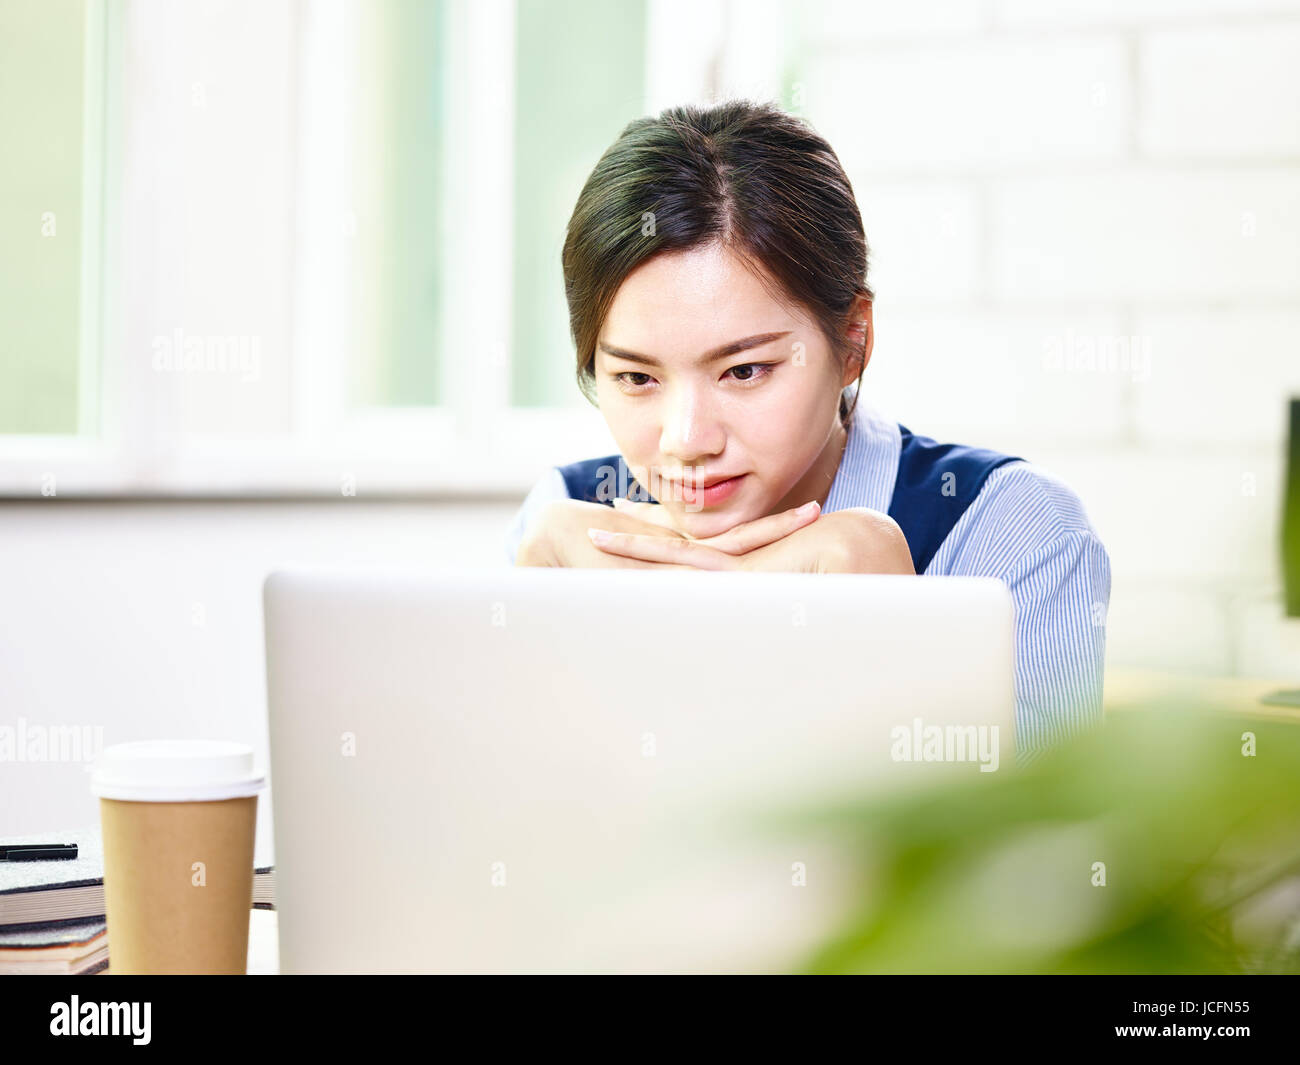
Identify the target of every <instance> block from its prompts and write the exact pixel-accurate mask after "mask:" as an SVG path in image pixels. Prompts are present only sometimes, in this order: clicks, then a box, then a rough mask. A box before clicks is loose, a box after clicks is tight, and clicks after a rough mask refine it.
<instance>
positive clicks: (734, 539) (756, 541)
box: [696, 499, 821, 555]
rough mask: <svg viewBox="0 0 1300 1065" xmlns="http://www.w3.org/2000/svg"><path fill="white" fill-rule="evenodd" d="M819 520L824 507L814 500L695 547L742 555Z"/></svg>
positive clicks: (708, 538)
mask: <svg viewBox="0 0 1300 1065" xmlns="http://www.w3.org/2000/svg"><path fill="white" fill-rule="evenodd" d="M820 516H821V504H820V503H818V502H817V500H815V499H814V500H812V502H810V503H805V504H804V505H803V506H801V507H796V508H795V509H793V510H783V511H781V513H779V514H769V515H768V516H767V517H765V518H755V519H754V520H753V521H746V522H741V523H740V524H739V525H737V526H735V527H733V528H731V529H728V530H727V531H726V532H724V533H718V535H717V536H709V537H705V538H704V539H702V540H697V541H696V543H699V544H703V545H704V546H706V547H712V548H715V549H717V550H718V551H723V552H725V553H726V554H728V555H743V554H745V553H746V552H748V551H754V550H757V549H758V548H760V547H766V546H767V545H768V544H770V543H775V542H776V541H777V540H780V539H781V538H782V537H785V536H789V535H790V534H791V533H792V532H794V531H795V530H796V529H802V528H803V527H804V526H805V525H811V524H812V523H813V522H814V521H816V520H817V519H818V518H819V517H820Z"/></svg>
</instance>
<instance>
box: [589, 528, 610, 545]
mask: <svg viewBox="0 0 1300 1065" xmlns="http://www.w3.org/2000/svg"><path fill="white" fill-rule="evenodd" d="M587 535H588V536H590V537H591V542H592V543H593V544H607V543H609V535H610V534H609V533H607V532H606V531H605V530H604V529H588V530H587Z"/></svg>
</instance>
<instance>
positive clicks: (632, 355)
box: [598, 329, 790, 366]
mask: <svg viewBox="0 0 1300 1065" xmlns="http://www.w3.org/2000/svg"><path fill="white" fill-rule="evenodd" d="M789 335H790V330H789V329H787V330H786V331H785V332H783V333H758V334H756V335H754V336H752V337H745V338H744V339H743V340H733V341H731V343H729V344H723V345H722V347H720V348H714V349H713V350H712V351H709V352H705V354H704V355H702V356H701V357H700V359H699V365H701V366H707V365H708V364H709V363H711V362H717V361H718V360H719V359H725V358H726V357H727V356H728V355H735V354H737V353H738V352H741V351H748V350H749V349H750V348H757V347H761V346H762V345H764V344H770V343H771V342H772V341H773V340H780V339H781V338H782V337H785V336H789ZM598 346H599V348H600V349H601V351H603V352H604V353H605V354H606V355H613V356H614V357H615V358H617V359H627V360H628V361H629V362H639V363H644V364H645V365H646V366H660V365H662V364H661V363H660V362H659V361H658V360H657V359H652V358H651V357H650V356H649V355H640V354H638V353H637V352H635V351H625V350H624V349H623V348H616V347H614V345H612V344H606V343H605V342H604V341H603V340H602V341H601V342H600V343H599V345H598Z"/></svg>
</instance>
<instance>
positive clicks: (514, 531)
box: [505, 466, 569, 566]
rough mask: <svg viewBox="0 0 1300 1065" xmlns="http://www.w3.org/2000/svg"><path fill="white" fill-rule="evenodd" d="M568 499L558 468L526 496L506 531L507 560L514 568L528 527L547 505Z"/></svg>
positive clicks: (566, 489)
mask: <svg viewBox="0 0 1300 1065" xmlns="http://www.w3.org/2000/svg"><path fill="white" fill-rule="evenodd" d="M568 498H569V489H568V486H567V485H566V484H565V483H564V474H562V473H561V472H560V468H559V467H558V466H552V467H551V468H550V469H549V470H547V471H546V473H544V474H543V475H542V476H541V478H540V479H539V480H538V482H537V483H536V484H535V485H533V487H532V488H531V489H529V491H528V494H527V495H526V496H524V501H523V503H522V504H521V505H520V507H519V509H518V510H517V511H516V512H515V516H514V520H513V521H511V523H510V528H509V529H508V530H507V531H506V537H505V550H506V560H507V562H508V564H509V565H511V566H513V565H514V564H515V556H516V555H517V554H518V553H519V544H520V542H521V541H522V540H523V538H524V536H525V534H526V533H527V532H528V526H529V525H530V524H531V523H532V521H533V519H534V518H535V517H536V516H537V514H538V512H539V511H540V510H541V509H542V508H543V507H544V506H546V504H547V503H553V502H555V501H556V500H557V499H568Z"/></svg>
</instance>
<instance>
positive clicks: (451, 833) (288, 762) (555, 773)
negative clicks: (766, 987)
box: [265, 569, 1014, 973]
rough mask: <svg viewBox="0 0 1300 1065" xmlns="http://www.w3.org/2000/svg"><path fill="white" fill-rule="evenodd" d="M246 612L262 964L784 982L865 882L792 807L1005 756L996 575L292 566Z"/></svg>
mask: <svg viewBox="0 0 1300 1065" xmlns="http://www.w3.org/2000/svg"><path fill="white" fill-rule="evenodd" d="M265 611H266V650H267V685H268V700H269V712H270V741H271V801H272V810H273V819H274V830H275V845H276V847H275V849H276V866H277V870H276V881H277V884H276V891H277V908H278V911H279V915H278V920H279V935H280V965H281V970H282V971H283V972H286V973H302V972H312V973H324V972H455V973H474V972H493V973H525V972H526V973H533V972H547V973H570V972H602V973H621V972H652V973H657V972H785V971H791V970H797V969H798V968H800V967H801V966H802V965H803V964H805V962H806V960H807V959H808V958H809V957H810V955H811V954H812V953H813V952H814V951H815V950H816V949H817V947H818V946H819V945H820V944H821V943H822V942H824V941H825V939H826V938H827V937H828V936H830V935H831V934H833V933H834V931H835V929H836V927H837V925H838V924H839V922H841V921H842V920H844V919H845V917H846V915H847V914H849V913H851V912H852V910H853V908H854V906H855V905H856V904H857V903H858V901H859V900H858V897H857V896H858V893H859V892H860V887H861V876H862V869H861V863H860V856H859V855H857V854H852V853H846V852H845V849H844V848H843V847H842V846H840V845H838V843H837V841H835V840H833V839H830V838H828V837H827V836H826V835H825V833H824V832H821V831H818V830H817V829H815V828H814V827H812V824H811V823H810V822H808V821H807V820H804V819H801V817H800V816H798V815H799V814H800V812H801V811H806V810H809V809H813V808H816V807H817V806H818V805H819V804H825V803H829V802H833V801H836V800H840V799H843V798H846V797H848V798H858V797H862V796H867V795H871V794H878V793H880V792H881V791H896V790H902V789H907V788H911V787H920V786H924V785H926V784H929V783H933V782H934V781H935V780H936V778H938V777H940V776H944V775H963V776H965V777H966V778H967V779H968V780H969V781H971V783H972V786H976V787H978V786H980V785H979V783H978V782H979V781H987V780H993V779H996V775H997V773H999V772H1011V771H1012V767H1013V761H1014V758H1013V754H1014V736H1013V734H1012V727H1013V720H1014V684H1013V675H1014V667H1013V663H1014V659H1013V655H1014V643H1013V625H1012V603H1011V599H1010V595H1009V594H1008V592H1007V589H1006V588H1005V586H1004V585H1003V584H1002V583H1001V582H998V581H995V580H992V579H984V578H948V577H937V578H936V577H920V578H918V577H897V576H865V575H858V574H845V575H826V574H818V575H812V574H779V573H773V574H739V573H713V572H700V573H698V574H696V573H686V572H681V571H667V572H664V573H658V574H655V573H648V572H645V571H638V570H572V569H502V570H493V571H486V570H484V571H467V570H466V571H456V572H450V571H429V572H409V571H403V572H387V571H385V572H378V571H373V570H371V571H347V572H326V571H319V570H306V569H303V570H298V569H287V570H281V571H278V572H276V573H274V574H272V575H271V576H270V577H269V578H268V579H267V581H266V585H265ZM792 815H793V816H792Z"/></svg>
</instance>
